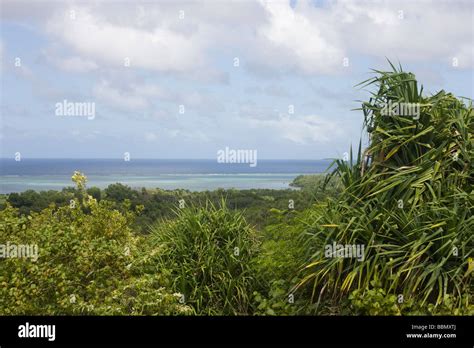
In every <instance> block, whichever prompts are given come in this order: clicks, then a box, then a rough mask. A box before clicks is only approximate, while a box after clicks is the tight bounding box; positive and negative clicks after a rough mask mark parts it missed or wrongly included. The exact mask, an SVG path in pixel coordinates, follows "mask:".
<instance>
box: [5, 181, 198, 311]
mask: <svg viewBox="0 0 474 348" xmlns="http://www.w3.org/2000/svg"><path fill="white" fill-rule="evenodd" d="M73 178H74V180H76V182H77V186H78V189H79V190H80V191H82V194H83V195H84V200H83V201H79V200H77V199H76V200H75V201H74V202H75V204H72V205H70V206H67V207H60V208H55V207H54V206H51V207H49V208H47V209H45V210H43V211H42V212H41V213H32V214H31V215H28V216H25V215H19V213H18V210H17V209H15V208H13V207H11V206H10V205H7V207H6V209H4V210H2V211H0V236H1V240H0V244H6V242H9V243H10V245H11V244H16V245H22V244H23V245H34V244H36V245H37V246H38V251H39V255H38V256H39V257H38V259H37V260H34V259H30V258H5V259H0V315H38V314H42V315H63V314H170V313H177V314H179V313H187V312H189V310H190V308H188V307H186V306H183V305H181V304H179V303H178V298H177V297H176V296H173V294H171V293H170V292H169V291H167V290H166V289H165V287H164V285H163V284H166V279H164V277H162V275H159V274H158V275H153V274H147V273H146V272H145V271H144V270H142V269H143V267H138V268H137V267H136V265H140V264H143V263H144V262H145V260H144V259H143V257H142V256H141V255H143V253H144V250H142V249H141V247H140V243H139V239H138V238H137V237H135V236H134V235H133V233H132V231H131V229H130V224H131V222H132V219H133V213H132V212H130V211H129V212H127V213H126V214H123V213H120V212H119V211H117V210H115V209H112V207H111V204H110V202H107V201H101V202H100V203H98V202H97V201H96V200H95V199H93V198H92V197H91V196H87V195H86V194H85V191H84V190H85V177H83V176H82V175H81V174H80V173H76V174H75V176H74V177H73ZM85 211H88V212H89V213H86V212H85ZM147 252H149V251H147Z"/></svg>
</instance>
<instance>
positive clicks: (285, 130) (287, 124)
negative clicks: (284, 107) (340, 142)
mask: <svg viewBox="0 0 474 348" xmlns="http://www.w3.org/2000/svg"><path fill="white" fill-rule="evenodd" d="M245 122H248V123H249V125H250V127H253V128H261V129H265V131H266V132H269V133H270V134H275V136H279V137H282V138H284V139H287V140H290V141H292V142H294V143H297V144H308V143H327V142H329V141H332V140H334V139H335V138H337V137H340V136H342V135H343V134H344V131H343V129H342V127H341V125H340V124H338V123H337V122H334V121H328V120H327V119H324V118H322V117H320V116H317V115H306V116H299V117H297V116H286V115H281V116H280V117H279V118H278V119H276V120H268V119H267V120H258V119H246V120H245Z"/></svg>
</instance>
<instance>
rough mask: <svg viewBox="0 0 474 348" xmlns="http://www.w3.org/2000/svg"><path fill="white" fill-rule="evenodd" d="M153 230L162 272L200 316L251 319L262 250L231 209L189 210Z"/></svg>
mask: <svg viewBox="0 0 474 348" xmlns="http://www.w3.org/2000/svg"><path fill="white" fill-rule="evenodd" d="M176 213H177V218H176V220H173V221H168V222H161V223H158V224H156V225H155V226H154V227H153V228H152V236H151V241H152V244H153V245H154V247H156V248H158V250H159V253H158V254H157V258H156V260H157V271H158V272H169V276H170V278H171V279H173V289H174V291H176V292H179V293H182V294H183V295H184V298H183V300H184V301H185V302H186V304H189V305H191V306H192V307H193V308H194V309H195V310H196V313H197V314H201V315H211V314H218V315H237V314H247V313H248V309H249V300H250V299H249V296H250V294H251V293H252V287H253V283H254V274H252V271H251V267H250V262H251V260H252V258H253V257H254V255H255V253H256V250H257V239H256V236H255V232H254V230H253V229H252V228H251V227H250V226H249V225H248V224H247V223H246V221H245V219H244V218H243V216H242V215H241V214H240V213H237V212H233V211H231V210H229V209H228V208H227V207H226V204H225V202H222V203H221V205H220V206H215V205H213V204H212V203H210V202H208V203H207V204H206V205H205V206H204V207H199V208H198V207H189V208H184V209H182V210H179V211H177V212H176Z"/></svg>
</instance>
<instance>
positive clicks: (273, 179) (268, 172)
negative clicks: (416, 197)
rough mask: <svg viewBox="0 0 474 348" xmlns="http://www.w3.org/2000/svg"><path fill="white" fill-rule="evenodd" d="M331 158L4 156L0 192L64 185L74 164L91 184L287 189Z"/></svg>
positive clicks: (0, 165)
mask: <svg viewBox="0 0 474 348" xmlns="http://www.w3.org/2000/svg"><path fill="white" fill-rule="evenodd" d="M330 163H331V160H258V164H257V166H256V167H250V166H249V164H229V163H225V164H223V163H217V161H216V160H183V159H179V160H172V159H169V160H168V159H132V160H130V161H124V160H119V159H27V158H26V159H24V158H22V159H21V161H15V160H14V159H5V158H4V159H0V193H11V192H23V191H26V190H30V189H31V190H36V191H43V190H61V189H62V188H63V187H67V186H73V183H72V181H71V176H72V174H73V173H74V171H75V170H78V171H80V172H82V173H84V174H85V175H86V176H87V178H88V183H87V186H88V187H92V186H96V187H99V188H105V187H107V186H108V185H110V184H113V183H117V182H120V183H122V184H124V185H128V186H131V187H133V188H142V187H146V188H161V189H167V190H168V189H169V190H171V189H177V188H181V189H188V190H191V191H205V190H215V189H218V188H224V189H230V188H235V189H252V188H265V189H286V188H289V184H290V183H291V182H292V181H293V179H294V178H295V177H297V176H298V175H300V174H317V173H323V172H324V171H325V170H326V169H327V168H328V166H329V165H330Z"/></svg>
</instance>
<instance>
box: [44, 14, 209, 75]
mask: <svg viewBox="0 0 474 348" xmlns="http://www.w3.org/2000/svg"><path fill="white" fill-rule="evenodd" d="M74 11H75V19H72V18H71V17H70V15H69V11H66V12H59V13H56V14H55V15H54V16H53V17H52V18H51V19H50V20H48V22H47V30H48V32H49V33H51V34H54V35H55V36H57V37H59V38H60V39H62V40H63V41H64V42H65V43H66V44H68V45H69V46H71V47H72V48H73V49H74V50H75V51H77V52H78V53H79V54H80V55H83V56H85V57H87V58H88V59H91V60H93V61H98V62H101V63H102V64H103V65H104V66H105V67H107V66H108V67H124V65H125V63H126V60H128V61H129V63H130V67H136V68H144V69H150V70H156V71H175V72H184V71H190V70H194V69H196V68H197V67H198V66H200V65H202V64H203V59H204V58H203V57H204V56H203V47H202V45H203V42H202V40H201V39H200V37H199V36H197V35H182V34H180V33H177V32H175V31H173V30H170V29H169V28H166V27H155V28H154V29H153V30H151V31H150V30H145V29H143V28H138V27H133V26H125V25H119V24H116V23H113V22H111V20H109V19H108V17H107V12H103V13H97V12H93V11H91V10H90V9H88V8H85V7H75V8H74ZM137 18H138V19H137V20H138V24H139V19H140V18H139V17H137ZM124 68H125V67H124Z"/></svg>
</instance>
